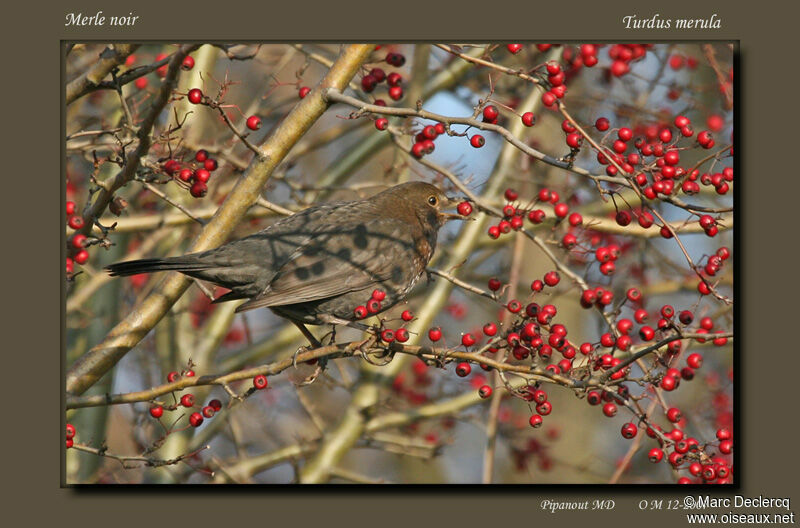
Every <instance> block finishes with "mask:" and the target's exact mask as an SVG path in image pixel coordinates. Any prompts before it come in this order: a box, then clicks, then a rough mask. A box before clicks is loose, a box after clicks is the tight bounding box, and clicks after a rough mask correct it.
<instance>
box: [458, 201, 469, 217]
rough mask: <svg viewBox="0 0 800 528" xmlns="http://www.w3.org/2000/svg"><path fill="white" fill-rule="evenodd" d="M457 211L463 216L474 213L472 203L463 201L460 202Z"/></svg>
mask: <svg viewBox="0 0 800 528" xmlns="http://www.w3.org/2000/svg"><path fill="white" fill-rule="evenodd" d="M457 211H458V214H460V215H461V216H469V215H470V214H472V204H471V203H469V202H461V203H460V204H458V207H457Z"/></svg>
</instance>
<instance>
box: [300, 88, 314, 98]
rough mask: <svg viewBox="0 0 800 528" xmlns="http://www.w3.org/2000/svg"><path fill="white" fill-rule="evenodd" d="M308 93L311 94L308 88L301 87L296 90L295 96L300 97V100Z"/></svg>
mask: <svg viewBox="0 0 800 528" xmlns="http://www.w3.org/2000/svg"><path fill="white" fill-rule="evenodd" d="M309 92H311V88H309V87H308V86H301V87H300V89H299V90H297V95H298V96H299V97H300V99H304V98H305V96H307V95H308V94H309Z"/></svg>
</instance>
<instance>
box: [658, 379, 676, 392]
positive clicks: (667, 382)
mask: <svg viewBox="0 0 800 528" xmlns="http://www.w3.org/2000/svg"><path fill="white" fill-rule="evenodd" d="M677 387H678V380H677V379H675V378H673V377H672V376H664V377H663V378H662V379H661V388H662V389H664V390H665V391H673V390H675V389H676V388H677Z"/></svg>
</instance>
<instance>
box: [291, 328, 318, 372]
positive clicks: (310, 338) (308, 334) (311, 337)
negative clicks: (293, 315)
mask: <svg viewBox="0 0 800 528" xmlns="http://www.w3.org/2000/svg"><path fill="white" fill-rule="evenodd" d="M292 323H294V325H295V326H296V327H297V328H298V329H299V330H300V332H301V333H302V334H303V335H304V336H305V337H306V339H308V342H309V343H311V346H312V347H314V348H319V347H321V346H322V343H320V342H319V341H317V338H316V337H314V334H312V333H311V332H310V331H309V330H308V328H306V325H304V324H303V323H299V322H297V321H292ZM304 348H305V349H308V348H307V347H303V346H301V347H298V349H297V350H296V351H295V353H294V356H293V357H292V366H293V367H294V368H297V354H299V353H300V351H301V350H303V349H304ZM323 359H325V358H320V364H321V365H322V364H323V361H322V360H323ZM323 366H324V365H323Z"/></svg>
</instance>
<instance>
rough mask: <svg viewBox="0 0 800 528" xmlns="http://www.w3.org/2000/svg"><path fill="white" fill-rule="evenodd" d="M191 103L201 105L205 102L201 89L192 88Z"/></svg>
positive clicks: (190, 92)
mask: <svg viewBox="0 0 800 528" xmlns="http://www.w3.org/2000/svg"><path fill="white" fill-rule="evenodd" d="M188 97H189V102H190V103H192V104H199V103H200V101H202V100H203V92H202V91H200V88H192V89H191V90H189V95H188Z"/></svg>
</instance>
